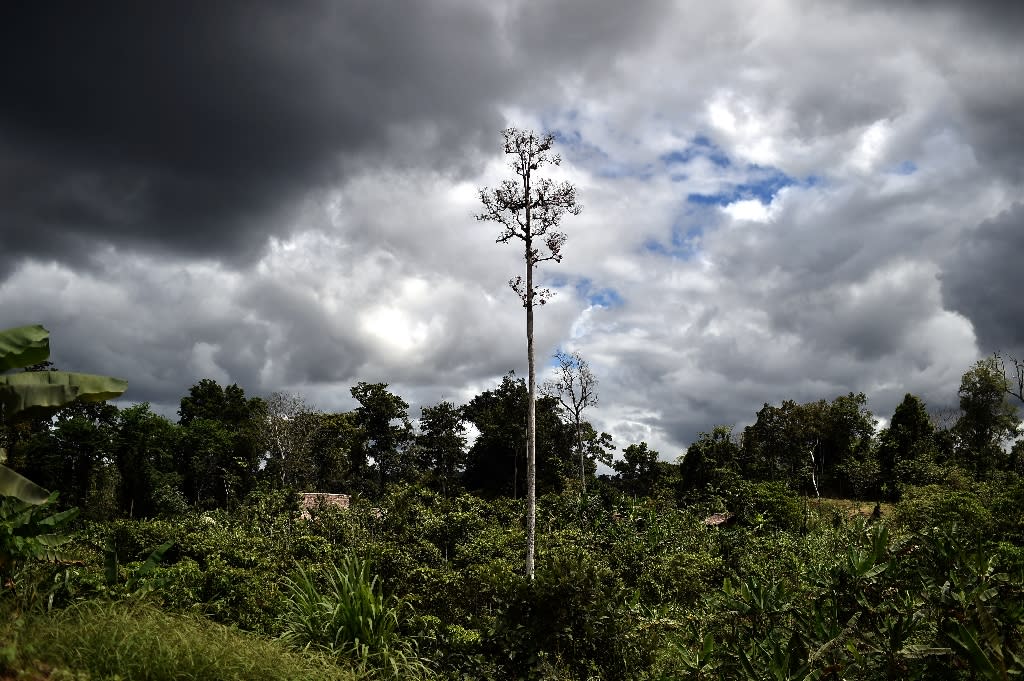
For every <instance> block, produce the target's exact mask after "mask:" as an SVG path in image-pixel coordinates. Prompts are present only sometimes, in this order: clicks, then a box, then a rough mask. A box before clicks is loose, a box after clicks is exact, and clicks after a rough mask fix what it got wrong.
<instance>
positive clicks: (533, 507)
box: [526, 182, 537, 580]
mask: <svg viewBox="0 0 1024 681" xmlns="http://www.w3.org/2000/svg"><path fill="white" fill-rule="evenodd" d="M527 196H529V182H527ZM526 215H527V219H526V220H527V221H526V225H527V226H526V233H527V234H529V233H530V221H529V220H530V219H529V215H530V213H529V209H527V213H526ZM532 249H533V243H532V240H531V239H529V238H527V239H526V357H527V363H528V364H529V387H530V398H529V405H528V406H527V410H526V576H527V578H528V579H531V580H532V579H533V577H534V548H535V546H536V539H537V534H536V530H537V411H536V402H537V367H536V365H535V363H534V352H533V262H532V258H531V257H530V256H531V251H532Z"/></svg>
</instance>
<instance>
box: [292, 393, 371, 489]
mask: <svg viewBox="0 0 1024 681" xmlns="http://www.w3.org/2000/svg"><path fill="white" fill-rule="evenodd" d="M315 418H316V419H317V420H318V421H319V425H318V427H317V428H316V438H315V440H314V442H313V445H312V448H311V451H312V459H313V477H312V479H310V480H307V481H305V483H304V485H303V487H304V488H305V489H308V490H311V491H316V492H348V493H352V492H362V491H365V487H364V484H363V483H364V482H366V481H365V480H364V479H363V478H362V477H359V474H357V473H356V472H355V470H356V469H355V462H356V460H362V461H363V463H364V464H365V453H364V451H363V446H362V438H361V435H360V428H359V425H358V423H357V419H356V413H355V412H354V411H349V412H341V413H336V414H315ZM365 473H366V471H365V468H364V469H363V474H365Z"/></svg>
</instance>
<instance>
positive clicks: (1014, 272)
mask: <svg viewBox="0 0 1024 681" xmlns="http://www.w3.org/2000/svg"><path fill="white" fill-rule="evenodd" d="M1022 253H1024V204H1021V203H1016V204H1014V205H1013V207H1012V208H1010V209H1009V210H1007V211H1004V212H1002V213H1000V214H999V215H998V216H996V217H994V218H992V219H991V220H986V221H985V222H983V223H981V224H980V225H979V226H978V228H977V229H975V230H972V231H967V232H964V234H963V236H962V238H961V240H960V243H959V244H958V248H957V249H956V251H955V252H954V253H952V254H951V255H950V257H949V258H948V259H947V260H946V262H945V267H944V270H943V272H942V274H941V275H940V279H941V281H942V296H943V299H944V300H945V303H946V306H947V307H949V308H950V309H953V310H955V311H957V312H959V313H960V314H962V315H964V316H965V317H967V318H968V319H969V320H971V323H972V324H973V325H974V332H975V334H977V336H978V346H979V349H980V350H982V352H989V351H995V350H1003V351H1009V352H1020V351H1021V350H1022V349H1024V268H1022V267H1021V254H1022Z"/></svg>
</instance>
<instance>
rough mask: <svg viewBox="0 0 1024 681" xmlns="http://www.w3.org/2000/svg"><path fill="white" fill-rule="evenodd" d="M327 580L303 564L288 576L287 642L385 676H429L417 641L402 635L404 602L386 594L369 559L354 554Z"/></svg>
mask: <svg viewBox="0 0 1024 681" xmlns="http://www.w3.org/2000/svg"><path fill="white" fill-rule="evenodd" d="M322 581H323V582H324V585H323V587H322V588H321V587H320V586H318V585H317V584H316V583H315V581H314V579H313V576H312V575H310V574H309V573H307V572H306V571H305V570H303V569H302V568H301V567H298V570H297V575H296V576H295V577H293V578H289V579H287V580H286V581H285V595H286V597H287V601H286V605H285V613H284V616H283V619H284V629H285V631H284V633H283V634H282V635H281V640H282V641H284V642H285V643H287V644H289V645H291V646H293V647H295V648H299V649H306V648H314V649H317V650H321V651H323V652H324V653H327V654H329V655H332V656H335V657H338V658H340V659H347V660H348V661H350V662H351V663H352V664H353V665H354V666H355V667H356V669H358V670H360V671H361V672H368V673H372V674H374V675H376V676H380V677H381V678H393V679H404V678H421V677H424V676H428V669H427V667H426V665H425V664H424V662H423V661H422V660H421V659H420V658H419V656H418V655H417V654H416V649H415V648H414V646H413V645H412V644H411V643H410V642H408V641H406V640H403V639H401V638H400V636H399V632H398V628H399V625H400V624H401V620H402V616H401V611H402V608H403V604H402V603H401V602H400V601H399V600H398V599H397V598H394V597H392V598H385V597H384V595H383V593H382V592H381V588H380V583H379V581H378V579H377V578H376V577H374V578H372V579H371V578H370V572H369V567H368V566H367V564H366V563H365V562H364V561H362V560H360V559H359V557H358V556H356V555H355V554H349V555H348V556H347V557H345V558H344V559H343V560H342V561H341V564H340V565H337V566H332V567H331V568H330V569H328V570H327V572H326V574H325V575H324V578H323V580H322Z"/></svg>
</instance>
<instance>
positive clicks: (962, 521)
mask: <svg viewBox="0 0 1024 681" xmlns="http://www.w3.org/2000/svg"><path fill="white" fill-rule="evenodd" d="M979 492H982V494H979ZM979 496H984V490H983V489H981V488H979V489H978V490H975V491H966V490H965V491H958V490H951V489H949V488H947V487H943V486H940V485H926V486H924V487H910V488H907V489H906V490H904V493H903V498H902V499H901V500H900V501H899V503H897V504H896V507H895V512H894V517H895V521H896V523H897V524H898V525H900V526H902V527H903V528H905V529H907V530H910V531H915V532H916V531H921V530H927V529H929V528H932V527H948V526H950V525H953V524H956V525H957V526H958V527H959V528H960V530H961V532H962V533H963V534H964V535H965V536H974V537H988V536H990V534H991V533H992V531H993V529H994V523H993V518H992V513H991V512H990V511H989V509H987V508H986V507H985V505H984V504H983V503H982V501H981V499H980V498H979Z"/></svg>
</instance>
